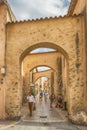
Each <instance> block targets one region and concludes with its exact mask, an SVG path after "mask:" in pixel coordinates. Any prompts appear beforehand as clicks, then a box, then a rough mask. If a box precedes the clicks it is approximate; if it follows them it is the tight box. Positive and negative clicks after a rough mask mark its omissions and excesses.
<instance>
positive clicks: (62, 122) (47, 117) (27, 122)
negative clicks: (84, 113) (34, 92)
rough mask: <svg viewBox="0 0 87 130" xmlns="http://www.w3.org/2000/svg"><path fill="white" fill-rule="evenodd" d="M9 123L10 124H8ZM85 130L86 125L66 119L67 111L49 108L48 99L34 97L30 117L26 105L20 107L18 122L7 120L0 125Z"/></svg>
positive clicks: (16, 129) (25, 129)
mask: <svg viewBox="0 0 87 130" xmlns="http://www.w3.org/2000/svg"><path fill="white" fill-rule="evenodd" d="M9 123H10V124H9ZM2 129H6V130H19V129H20V130H29V129H30V130H87V127H84V126H77V125H74V124H72V123H71V122H70V121H69V120H68V119H67V112H66V111H63V110H59V109H58V108H55V105H54V106H53V108H50V104H49V99H47V102H45V101H44V100H42V101H39V99H38V98H37V99H36V110H35V111H33V115H32V117H30V116H29V111H28V106H27V104H25V106H24V107H23V109H22V118H21V120H20V121H18V122H8V123H7V124H5V125H4V124H3V125H1V127H0V130H2Z"/></svg>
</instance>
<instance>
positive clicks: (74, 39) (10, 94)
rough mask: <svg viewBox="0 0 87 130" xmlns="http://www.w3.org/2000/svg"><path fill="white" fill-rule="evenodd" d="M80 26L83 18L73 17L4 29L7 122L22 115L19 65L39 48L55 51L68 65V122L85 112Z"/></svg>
mask: <svg viewBox="0 0 87 130" xmlns="http://www.w3.org/2000/svg"><path fill="white" fill-rule="evenodd" d="M83 22H84V21H83V17H82V16H76V17H67V18H66V17H64V18H54V19H44V20H37V21H32V22H31V21H28V22H16V23H11V24H10V23H9V24H8V25H7V41H6V44H7V46H6V113H7V115H8V117H9V118H15V117H19V116H20V115H21V113H20V112H21V90H22V89H21V84H20V79H21V78H20V64H21V61H22V60H23V58H24V57H25V56H26V54H28V53H29V51H31V50H33V49H34V48H38V47H49V48H54V49H56V50H57V51H59V52H60V53H62V54H63V55H64V56H65V57H66V59H67V61H68V65H69V66H68V77H69V78H68V85H69V86H68V92H69V104H68V107H69V115H70V118H71V119H73V115H74V114H76V113H77V112H78V111H82V110H84V111H85V109H84V106H85V103H84V89H85V87H86V86H85V84H84V82H85V81H84V78H83V77H84V76H85V74H84V58H83V57H84V52H83V50H82V47H83V46H84V35H83V34H82V30H83V28H84V25H83ZM71 32H72V33H71ZM37 43H38V44H37ZM14 97H15V99H14ZM78 120H79V119H78Z"/></svg>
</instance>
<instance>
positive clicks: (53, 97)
mask: <svg viewBox="0 0 87 130" xmlns="http://www.w3.org/2000/svg"><path fill="white" fill-rule="evenodd" d="M54 99H55V95H54V93H52V94H51V96H50V107H51V108H52V107H53V102H54Z"/></svg>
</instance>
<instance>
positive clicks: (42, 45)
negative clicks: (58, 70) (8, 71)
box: [20, 42, 68, 62]
mask: <svg viewBox="0 0 87 130" xmlns="http://www.w3.org/2000/svg"><path fill="white" fill-rule="evenodd" d="M42 48H43V49H46V52H60V53H61V54H63V55H64V56H65V57H66V58H68V53H67V52H66V51H65V50H64V49H63V48H61V47H60V46H58V45H56V44H55V43H51V42H50V43H48V42H41V43H37V44H35V45H33V46H30V47H29V48H27V49H26V50H25V51H24V52H23V53H22V54H21V56H20V62H21V61H22V60H23V59H24V57H25V56H26V55H28V54H30V53H31V52H33V51H35V50H37V49H38V51H39V50H40V49H42ZM47 49H48V51H47ZM49 50H51V51H49ZM39 52H40V51H39ZM41 52H43V51H41Z"/></svg>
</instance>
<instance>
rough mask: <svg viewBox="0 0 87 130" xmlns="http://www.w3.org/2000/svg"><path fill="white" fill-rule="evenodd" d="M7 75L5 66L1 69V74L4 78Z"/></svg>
mask: <svg viewBox="0 0 87 130" xmlns="http://www.w3.org/2000/svg"><path fill="white" fill-rule="evenodd" d="M5 73H6V70H5V67H4V66H3V67H1V74H2V75H3V76H4V75H5Z"/></svg>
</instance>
